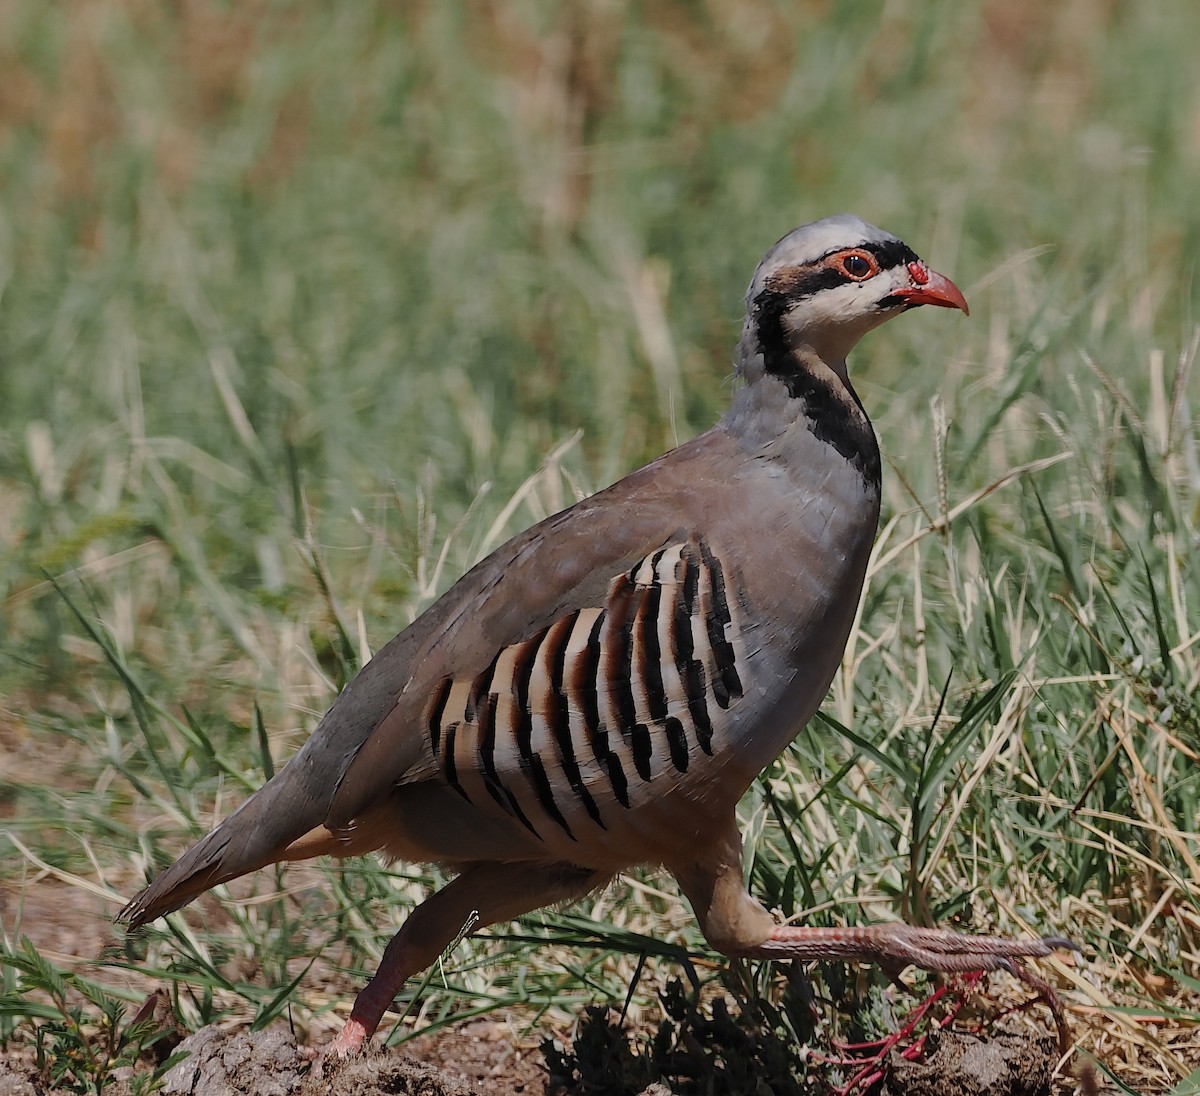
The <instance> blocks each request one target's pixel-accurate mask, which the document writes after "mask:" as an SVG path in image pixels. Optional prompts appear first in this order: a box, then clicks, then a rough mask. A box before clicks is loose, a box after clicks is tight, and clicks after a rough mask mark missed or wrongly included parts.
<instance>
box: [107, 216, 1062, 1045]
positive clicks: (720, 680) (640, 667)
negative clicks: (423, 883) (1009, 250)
mask: <svg viewBox="0 0 1200 1096" xmlns="http://www.w3.org/2000/svg"><path fill="white" fill-rule="evenodd" d="M923 304H931V305H939V306H942V307H946V308H958V309H961V310H962V311H963V312H966V311H967V302H966V300H965V299H964V298H963V295H962V293H960V292H959V290H958V288H957V287H956V286H955V285H954V283H953V282H951V281H950V280H949V279H948V278H946V277H943V276H942V275H941V274H937V273H935V272H934V271H932V270H930V269H929V267H927V266H926V265H925V263H923V262H922V261H921V260H920V259H919V258H918V257H917V256H916V255H915V254H914V253H913V251H912V250H911V249H910V248H909V247H908V246H907V245H905V244H904V243H902V242H901V241H900V240H898V239H897V238H896V237H895V236H892V235H889V234H888V233H886V232H883V231H881V230H880V229H878V228H874V227H872V226H871V225H869V224H866V223H864V222H863V221H861V220H859V219H858V218H856V217H851V216H838V217H829V218H826V219H825V220H821V221H816V222H813V223H812V224H807V225H804V226H803V227H801V228H797V229H796V230H795V231H793V232H791V233H789V234H788V235H787V236H785V237H784V238H783V239H782V240H780V241H779V242H778V243H777V244H776V245H775V246H774V247H772V248H771V250H770V251H768V252H767V255H766V257H765V258H764V259H763V261H762V262H761V263H760V264H759V267H758V270H757V271H756V273H755V275H754V280H753V281H752V282H751V284H750V290H749V293H748V296H747V315H746V320H745V325H744V327H743V329H742V336H741V341H740V344H739V346H738V362H737V372H738V374H739V375H740V376H741V378H742V380H743V381H744V384H743V385H742V386H741V387H740V388H739V390H738V391H737V394H736V395H735V397H734V400H733V406H732V408H731V409H730V410H729V412H728V413H727V414H726V415H725V416H724V418H723V419H721V421H720V422H719V423H718V424H717V425H716V426H714V427H713V428H712V429H711V430H709V431H708V432H707V433H705V434H702V435H701V436H700V437H698V438H696V439H695V440H693V441H690V442H688V443H687V444H686V445H682V446H680V447H679V448H677V449H674V450H672V451H671V452H669V453H667V454H666V455H665V456H663V457H660V458H659V459H658V460H656V461H654V462H653V463H651V464H648V465H647V466H646V467H644V468H641V469H639V470H638V471H636V472H634V473H632V474H631V475H629V476H627V477H626V478H625V479H623V480H621V481H620V482H619V483H617V484H614V485H613V486H612V487H609V488H608V489H607V490H605V491H601V492H599V493H598V494H596V495H593V496H592V497H591V498H587V499H584V500H583V501H582V502H579V503H577V504H576V505H574V506H572V507H570V508H569V509H567V510H564V511H563V512H562V513H559V514H556V515H554V516H553V517H550V518H547V519H546V520H545V521H542V522H540V523H539V524H538V525H536V526H534V527H533V528H532V529H529V530H527V531H526V532H524V533H522V534H520V535H519V536H517V537H514V538H513V539H512V540H510V541H509V542H508V543H507V544H505V545H504V546H503V547H502V548H500V549H498V550H497V551H495V552H493V553H492V555H491V556H489V557H488V558H487V559H485V560H484V561H483V562H482V563H480V564H479V565H478V566H476V567H474V568H473V569H472V570H471V571H470V572H468V573H467V574H466V575H465V576H464V577H463V578H462V579H460V580H459V582H458V583H456V584H455V585H454V586H453V587H452V588H451V589H450V590H449V591H448V592H447V593H446V594H445V595H444V596H443V597H442V598H441V599H439V600H438V602H437V603H436V604H435V605H433V606H432V607H431V608H430V609H429V610H428V611H427V612H426V613H425V614H424V615H423V616H421V617H420V619H418V620H417V621H416V622H415V623H413V624H412V625H411V626H410V627H408V628H406V629H405V630H404V631H403V632H401V633H400V634H399V635H398V636H396V638H395V639H393V640H392V641H391V642H390V643H388V644H387V646H386V647H384V648H383V649H382V650H381V651H380V652H379V653H378V654H377V655H376V656H375V657H374V658H373V659H372V660H371V661H370V663H369V664H368V665H367V666H366V667H365V668H364V669H363V670H362V672H361V673H360V674H359V675H358V676H357V677H356V678H355V679H354V681H353V682H351V684H350V685H349V686H348V687H347V688H346V690H345V691H344V692H343V693H342V694H341V696H339V697H338V698H337V700H336V701H335V703H334V705H333V707H332V708H330V710H329V711H328V713H326V715H325V717H324V719H322V720H321V723H320V725H319V726H318V727H317V729H316V730H315V731H314V733H313V734H312V737H311V738H309V739H308V741H307V742H306V743H305V744H304V746H303V747H302V748H301V749H300V751H299V752H298V753H297V754H296V756H295V757H294V758H293V759H292V760H291V762H290V763H289V764H288V765H286V766H285V767H284V768H283V769H282V770H280V772H279V773H278V774H277V775H276V776H275V777H274V778H273V779H272V780H270V781H269V782H268V783H267V784H266V785H265V786H264V787H263V788H262V789H261V790H260V791H258V792H256V793H255V794H254V795H252V796H251V797H250V798H249V799H248V800H246V802H245V803H243V804H242V805H241V806H240V807H239V808H238V809H237V810H236V811H234V812H233V814H231V815H230V816H229V817H228V818H227V819H226V820H225V821H224V822H223V823H221V825H220V826H218V827H217V828H216V829H215V830H213V832H212V833H210V834H209V835H208V836H207V837H205V838H204V839H203V840H201V841H200V842H199V843H198V844H197V845H195V847H193V848H192V849H191V850H190V851H188V852H187V853H185V854H184V855H183V856H182V857H181V858H180V859H179V860H178V861H177V862H176V863H175V864H174V865H173V866H172V867H170V868H168V869H167V870H166V871H164V872H163V873H162V874H161V875H160V876H159V877H158V878H157V879H156V880H155V881H154V882H153V883H152V884H151V885H150V886H149V887H147V888H146V889H145V890H144V891H143V892H142V893H141V894H139V895H138V896H137V897H136V898H134V899H133V900H132V901H131V902H130V903H129V904H128V905H127V906H126V907H125V909H124V910H123V911H122V913H121V917H122V918H123V919H124V920H126V921H128V922H129V924H130V925H131V926H133V927H136V926H138V925H141V924H143V923H144V922H146V921H149V920H152V919H153V918H156V917H159V916H161V915H163V914H165V913H169V912H170V911H172V910H175V909H178V908H179V907H180V906H182V905H184V904H185V903H187V902H189V901H191V900H192V899H193V898H195V897H196V896H197V895H199V894H201V893H202V892H203V891H206V890H208V889H209V888H210V887H213V886H216V885H217V884H218V883H222V882H224V881H226V880H228V879H233V878H235V877H236V876H240V875H243V874H245V873H246V872H250V871H254V870H255V869H256V868H261V867H264V866H265V865H268V864H274V863H277V862H279V861H284V860H301V859H305V858H307V857H311V856H316V855H318V854H322V853H328V854H330V855H332V856H351V855H356V854H359V853H366V852H369V851H371V850H382V852H383V854H384V855H385V856H387V857H390V858H397V859H402V860H411V861H421V862H436V863H439V864H444V865H448V866H450V867H451V868H452V869H454V870H455V871H456V872H457V873H458V874H457V876H456V878H455V879H454V881H453V882H451V883H450V884H449V885H447V886H446V887H444V888H443V889H442V890H441V891H439V892H437V893H436V894H434V895H432V896H431V897H430V898H428V899H427V900H426V901H425V902H424V903H422V904H421V905H420V906H418V907H417V908H416V909H415V910H414V911H413V912H412V914H411V915H410V916H409V917H408V919H407V921H406V922H405V923H404V925H403V927H402V928H401V929H400V931H399V932H398V933H397V934H396V936H395V937H394V938H393V939H392V941H391V943H390V944H389V945H388V947H387V950H386V952H385V954H384V957H383V961H382V963H381V964H380V967H379V970H378V972H377V973H376V974H375V976H374V978H372V979H371V981H370V983H369V984H368V985H367V986H366V988H365V989H363V991H362V992H361V993H360V994H359V995H358V998H357V1000H356V1001H355V1003H354V1008H353V1011H352V1012H351V1014H350V1019H349V1020H348V1021H347V1023H346V1024H345V1026H344V1028H343V1029H342V1031H341V1032H340V1034H339V1035H338V1036H337V1038H336V1039H335V1040H334V1042H333V1044H332V1047H331V1049H332V1050H333V1051H335V1052H336V1053H339V1054H342V1055H345V1054H348V1053H350V1052H352V1051H354V1050H355V1049H357V1048H358V1047H359V1046H361V1045H362V1043H363V1041H364V1040H365V1039H368V1038H369V1037H370V1036H371V1035H372V1034H373V1033H374V1031H375V1029H376V1027H377V1026H378V1024H379V1022H380V1019H381V1018H382V1016H383V1013H384V1011H385V1010H386V1009H387V1008H388V1006H389V1005H390V1004H391V1002H392V1000H393V998H394V997H395V996H396V994H397V993H398V992H399V990H400V988H401V987H402V985H403V984H404V982H405V980H406V979H407V978H409V977H410V976H411V975H413V974H416V973H418V972H419V971H422V970H423V969H424V968H425V967H427V966H428V965H429V964H430V963H432V962H433V961H434V960H435V959H436V958H437V956H438V955H439V954H440V953H441V952H442V951H443V949H444V948H445V947H446V946H447V945H448V944H449V943H450V942H451V941H452V940H453V939H454V938H455V936H456V935H457V934H458V933H459V932H460V930H461V929H462V928H463V926H464V925H465V924H467V922H468V920H469V919H470V918H471V917H472V915H473V914H474V915H476V916H475V924H476V925H478V926H485V925H490V924H493V923H495V922H498V921H508V920H511V919H512V918H514V917H517V916H519V915H520V914H523V913H526V912H528V911H530V910H534V909H537V908H538V907H540V906H545V905H548V904H550V903H554V902H561V901H563V900H565V899H570V898H574V897H577V896H580V895H583V894H585V893H587V892H588V891H591V890H593V889H595V888H597V887H600V886H602V885H603V884H605V883H606V882H607V881H609V880H610V879H612V877H613V876H614V875H615V874H616V873H617V872H620V871H621V870H622V869H625V868H628V867H630V866H632V865H636V864H657V865H664V866H665V867H666V868H667V869H668V870H669V871H671V872H672V873H673V874H674V876H675V878H676V879H677V880H678V882H679V885H680V887H681V888H682V890H683V893H684V894H685V895H686V896H687V898H688V899H689V901H690V902H691V904H692V908H693V910H694V911H695V914H696V917H697V918H698V919H699V921H700V925H701V927H702V928H703V930H704V934H705V936H706V937H707V938H708V941H709V943H710V944H712V946H713V947H714V948H716V949H718V950H719V951H722V952H724V953H725V954H726V955H730V956H745V957H766V958H774V959H816V958H839V957H840V958H847V959H855V960H864V961H876V962H881V963H883V964H885V965H886V966H887V967H888V968H889V969H891V970H893V971H898V970H899V969H901V968H903V967H904V966H906V965H908V964H913V965H916V966H918V967H922V968H924V969H926V970H930V971H962V970H976V969H986V970H993V969H996V968H998V967H1008V968H1011V967H1012V966H1013V965H1014V963H1015V961H1016V960H1018V959H1019V957H1024V956H1041V955H1046V954H1048V953H1049V952H1050V951H1051V950H1052V949H1054V948H1055V947H1059V946H1066V945H1065V942H1064V941H1061V940H1059V939H1057V938H1054V937H1045V938H1042V939H1032V940H1023V941H1015V940H1005V939H1001V938H996V937H987V936H964V935H960V934H958V933H955V932H951V931H948V930H939V929H916V928H911V927H909V926H906V925H902V924H885V925H877V926H871V927H865V928H851V929H841V928H814V927H805V926H791V925H789V926H779V925H777V924H776V923H775V921H774V920H773V919H772V917H771V915H770V914H769V913H768V912H767V911H766V910H765V909H764V908H763V907H762V905H760V904H759V903H758V902H757V901H756V900H755V899H754V898H752V897H751V896H750V895H749V894H748V893H747V891H746V888H745V886H744V884H743V870H742V848H741V838H740V835H739V832H738V827H737V820H736V815H735V809H736V807H737V803H738V800H739V799H740V798H741V797H742V794H743V793H744V792H745V791H746V789H747V788H748V787H749V785H750V783H751V781H753V780H754V778H755V776H756V775H757V774H758V773H759V772H760V771H761V770H762V769H763V768H764V767H765V766H766V765H768V764H769V763H770V762H771V761H772V760H774V759H775V758H776V757H777V756H778V755H779V753H780V752H781V751H782V750H783V749H784V747H786V746H787V744H788V743H789V742H791V740H792V739H793V738H794V737H795V735H796V734H797V733H798V732H799V731H800V730H801V728H802V727H803V726H804V724H805V723H806V721H807V720H808V719H809V718H810V717H811V716H812V715H813V713H814V712H815V711H816V709H817V706H818V705H819V704H820V703H821V701H822V699H823V698H824V696H825V693H826V690H827V689H828V687H829V683H830V681H831V679H832V678H833V674H834V671H835V669H836V667H837V665H838V662H839V660H840V659H841V656H842V652H843V650H844V647H845V643H846V639H847V636H848V633H849V631H850V627H851V622H852V620H853V618H854V613H855V608H856V604H857V601H858V597H859V593H860V590H861V588H862V583H863V575H864V572H865V569H866V566H867V556H868V553H869V552H870V550H871V543H872V540H873V539H874V536H875V531H876V524H877V521H878V516H879V483H880V459H879V449H878V446H877V445H876V441H875V435H874V432H873V431H872V429H871V423H870V421H869V420H868V418H867V415H866V412H865V411H864V410H863V406H862V403H861V402H860V401H859V398H858V396H857V395H856V394H855V392H854V389H853V388H852V387H851V385H850V380H849V377H848V376H847V371H846V355H847V354H849V352H850V350H851V349H852V348H853V347H854V345H855V344H856V343H857V342H858V340H859V339H860V338H862V336H863V335H865V334H866V333H867V332H868V331H870V330H871V329H872V328H873V327H877V326H878V325H879V324H881V323H883V322H884V321H885V320H888V319H890V318H891V317H893V316H898V315H899V314H900V313H901V312H905V311H907V310H908V309H910V308H914V307H916V306H918V305H923Z"/></svg>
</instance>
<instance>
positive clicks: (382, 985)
mask: <svg viewBox="0 0 1200 1096" xmlns="http://www.w3.org/2000/svg"><path fill="white" fill-rule="evenodd" d="M609 878H610V876H609V873H606V872H595V871H592V870H589V869H587V868H577V867H574V866H571V865H563V864H550V865H546V864H537V865H534V864H496V863H480V864H471V865H468V866H467V867H466V868H465V869H464V870H463V872H462V874H461V875H459V876H458V878H456V879H455V880H453V882H451V883H449V884H447V885H446V886H445V887H443V888H442V889H441V890H440V891H438V892H437V893H436V894H434V895H432V896H431V897H429V898H427V899H426V900H425V901H424V902H422V903H421V904H420V905H419V906H418V907H417V908H416V909H415V910H413V912H412V913H411V914H410V915H409V917H408V920H407V921H405V922H404V924H403V925H402V926H401V928H400V931H399V932H398V933H396V935H395V936H393V937H392V940H391V942H390V943H389V944H388V946H387V948H386V949H385V950H384V953H383V960H382V961H381V962H380V964H379V969H378V970H377V971H376V972H375V977H374V978H372V979H371V981H370V982H368V983H367V985H366V987H365V988H364V989H363V990H362V992H361V993H359V995H358V997H356V998H355V1000H354V1007H353V1008H352V1009H351V1011H350V1019H349V1020H347V1021H346V1023H345V1025H344V1026H343V1027H342V1030H341V1031H340V1032H338V1034H337V1036H336V1038H334V1040H333V1042H332V1043H331V1044H330V1045H329V1047H328V1049H327V1051H326V1053H328V1054H332V1055H334V1056H335V1057H338V1058H346V1057H349V1056H350V1055H352V1054H354V1053H356V1052H357V1051H358V1050H360V1049H361V1048H362V1046H363V1044H364V1043H365V1042H366V1041H367V1040H368V1039H370V1038H371V1036H372V1035H373V1034H374V1033H375V1029H376V1028H377V1027H378V1026H379V1022H380V1020H382V1019H383V1014H384V1013H385V1012H386V1011H387V1009H388V1007H389V1006H390V1005H391V1003H392V1001H393V1000H395V997H396V994H398V993H399V992H400V989H401V987H403V985H404V983H405V982H406V981H407V980H408V979H409V978H411V977H412V976H413V975H414V974H417V973H419V972H420V971H423V970H424V969H425V968H426V967H428V966H429V965H430V964H431V963H433V962H434V960H436V959H437V957H438V956H439V955H440V954H441V953H442V952H443V951H444V950H445V949H446V947H447V946H449V944H450V943H451V942H453V940H454V939H455V937H456V936H457V935H458V934H459V933H460V932H461V931H462V930H463V928H464V926H467V925H468V924H472V922H473V924H472V927H473V928H484V927H485V926H487V925H493V924H495V923H496V922H498V921H511V920H512V919H513V918H514V917H519V916H521V914H523V913H528V912H530V911H531V910H535V909H540V908H541V907H542V906H548V905H550V904H551V903H554V902H561V901H565V900H566V899H568V898H576V897H578V896H579V895H582V894H586V893H587V892H588V891H590V890H594V889H595V888H596V887H599V886H602V885H603V884H604V883H606V882H607V881H608V879H609Z"/></svg>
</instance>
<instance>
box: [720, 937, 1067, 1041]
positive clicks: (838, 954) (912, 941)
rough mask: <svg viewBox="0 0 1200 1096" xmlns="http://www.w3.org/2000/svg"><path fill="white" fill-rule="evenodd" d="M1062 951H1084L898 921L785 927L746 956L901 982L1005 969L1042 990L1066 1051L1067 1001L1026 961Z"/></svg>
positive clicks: (1050, 940) (1054, 940)
mask: <svg viewBox="0 0 1200 1096" xmlns="http://www.w3.org/2000/svg"><path fill="white" fill-rule="evenodd" d="M1061 950H1068V951H1079V950H1080V949H1079V945H1078V944H1076V943H1074V942H1073V941H1071V940H1068V939H1066V938H1065V937H1062V936H1041V937H1032V938H1030V939H1026V940H1015V939H1011V938H1008V937H1003V936H972V935H967V934H965V933H960V932H954V931H953V930H952V929H925V928H916V927H914V926H912V925H903V924H895V923H893V924H886V925H864V926H854V927H849V928H820V927H816V926H810V925H779V926H778V927H776V928H775V930H774V931H773V932H772V933H771V935H770V937H769V938H768V939H767V940H765V941H764V942H763V943H762V944H760V945H758V947H756V948H754V949H752V950H750V951H748V952H745V953H743V954H746V955H747V957H752V958H761V959H799V960H802V961H804V960H818V959H847V960H851V961H856V962H862V963H878V964H879V965H880V966H882V967H883V969H884V970H885V971H887V973H888V975H889V976H890V977H891V978H892V980H893V981H894V982H899V975H900V971H902V970H903V969H904V968H905V967H907V966H914V967H919V968H920V969H921V970H926V971H930V972H932V973H939V974H965V973H968V972H977V971H993V970H1005V971H1008V973H1009V974H1011V975H1013V977H1015V978H1017V979H1018V980H1020V981H1022V982H1024V983H1025V984H1026V985H1027V986H1029V987H1030V988H1031V989H1033V990H1036V991H1037V994H1038V997H1039V998H1040V999H1041V1000H1043V1001H1045V1002H1046V1006H1047V1007H1048V1008H1049V1009H1050V1012H1051V1014H1052V1015H1053V1017H1054V1024H1055V1027H1056V1029H1057V1031H1058V1041H1059V1045H1060V1047H1062V1049H1063V1050H1064V1052H1065V1050H1066V1048H1067V1047H1068V1046H1069V1045H1070V1031H1069V1029H1068V1028H1067V1021H1066V1013H1065V1012H1064V1010H1063V1005H1062V1002H1061V1001H1060V1000H1059V997H1058V994H1057V993H1055V992H1054V987H1053V986H1051V985H1050V983H1049V982H1047V981H1046V980H1045V979H1043V978H1040V977H1038V976H1037V975H1036V974H1034V973H1033V972H1032V971H1030V970H1028V969H1027V968H1026V967H1025V965H1024V963H1023V962H1022V960H1023V959H1038V958H1042V957H1043V956H1047V955H1050V954H1052V953H1053V952H1055V951H1061ZM900 984H901V985H903V983H900ZM919 1009H920V1007H919ZM919 1009H918V1011H919Z"/></svg>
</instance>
